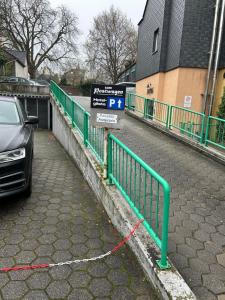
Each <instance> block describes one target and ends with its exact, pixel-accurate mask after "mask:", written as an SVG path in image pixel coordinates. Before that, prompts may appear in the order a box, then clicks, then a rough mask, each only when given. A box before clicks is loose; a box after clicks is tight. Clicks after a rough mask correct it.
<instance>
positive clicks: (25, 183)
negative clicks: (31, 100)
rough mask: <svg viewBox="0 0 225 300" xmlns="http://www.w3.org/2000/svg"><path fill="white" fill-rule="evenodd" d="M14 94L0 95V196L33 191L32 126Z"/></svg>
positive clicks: (33, 122)
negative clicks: (12, 95) (11, 95)
mask: <svg viewBox="0 0 225 300" xmlns="http://www.w3.org/2000/svg"><path fill="white" fill-rule="evenodd" d="M37 122H38V118H37V117H31V116H27V114H26V112H25V110H24V108H23V106H22V104H21V103H20V101H19V100H18V99H17V98H14V97H1V96H0V198H3V197H6V196H10V195H13V194H16V193H20V192H24V193H25V194H26V196H29V195H30V193H31V190H32V158H33V126H32V124H37Z"/></svg>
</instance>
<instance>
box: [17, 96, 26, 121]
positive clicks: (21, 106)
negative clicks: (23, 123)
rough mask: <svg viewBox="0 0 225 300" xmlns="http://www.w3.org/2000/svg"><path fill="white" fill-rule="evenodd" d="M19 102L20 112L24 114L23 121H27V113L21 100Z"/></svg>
mask: <svg viewBox="0 0 225 300" xmlns="http://www.w3.org/2000/svg"><path fill="white" fill-rule="evenodd" d="M18 102H19V106H20V110H21V112H22V116H23V119H24V120H27V113H26V110H25V107H24V105H23V104H22V102H21V101H20V100H18Z"/></svg>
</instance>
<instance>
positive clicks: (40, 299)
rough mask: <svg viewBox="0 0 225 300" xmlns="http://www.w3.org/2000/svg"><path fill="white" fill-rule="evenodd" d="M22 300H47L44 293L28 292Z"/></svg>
mask: <svg viewBox="0 0 225 300" xmlns="http://www.w3.org/2000/svg"><path fill="white" fill-rule="evenodd" d="M23 299H24V300H31V299H32V300H45V299H46V300H48V299H49V298H48V296H47V295H46V293H45V292H44V291H30V292H29V293H27V294H26V295H25V296H24V298H23Z"/></svg>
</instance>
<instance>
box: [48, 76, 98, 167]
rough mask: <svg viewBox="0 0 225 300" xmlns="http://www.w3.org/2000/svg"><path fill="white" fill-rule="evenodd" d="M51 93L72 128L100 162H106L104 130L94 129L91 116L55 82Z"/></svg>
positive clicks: (52, 84) (52, 83)
mask: <svg viewBox="0 0 225 300" xmlns="http://www.w3.org/2000/svg"><path fill="white" fill-rule="evenodd" d="M50 87H51V92H52V94H53V95H54V97H55V100H56V101H57V103H58V104H59V105H60V106H61V107H62V109H63V112H64V114H65V115H66V116H67V117H68V118H69V119H70V121H71V123H72V126H73V127H74V128H76V129H77V131H78V133H79V134H80V136H81V137H82V138H83V140H84V144H85V146H87V147H89V148H90V149H91V150H92V152H93V153H94V155H95V156H96V158H97V159H98V161H99V162H100V163H101V164H103V160H104V130H103V129H100V128H93V127H92V126H91V124H90V114H89V113H88V112H87V111H86V110H85V109H84V108H83V107H82V106H81V105H80V104H79V103H78V102H76V101H75V100H74V99H73V98H72V97H70V96H69V95H67V93H66V92H64V91H63V90H62V89H61V88H60V87H59V86H58V85H57V84H56V83H55V82H53V81H52V82H51V86H50Z"/></svg>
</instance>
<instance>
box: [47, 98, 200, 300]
mask: <svg viewBox="0 0 225 300" xmlns="http://www.w3.org/2000/svg"><path fill="white" fill-rule="evenodd" d="M51 103H52V107H53V133H54V135H55V136H56V138H57V139H58V140H59V142H60V143H61V144H62V145H63V147H64V148H65V150H66V151H67V152H68V153H69V155H70V156H71V157H72V159H73V160H74V161H75V163H76V164H77V166H78V167H79V168H80V170H81V172H82V173H83V176H84V178H85V179H86V181H87V182H88V184H89V185H90V187H91V188H92V190H93V192H94V193H95V194H96V196H97V199H98V201H100V202H101V203H102V205H103V206H104V208H105V210H106V212H107V214H108V216H109V218H110V219H111V221H112V223H113V225H114V226H115V227H116V228H117V230H118V231H119V232H120V233H121V234H122V235H123V236H124V235H127V234H128V233H129V232H130V230H131V229H132V227H133V225H134V224H135V223H136V222H137V221H138V220H137V218H136V216H135V215H134V214H133V212H132V211H131V210H130V207H129V205H128V204H127V202H126V201H125V200H124V198H123V197H122V196H121V194H120V193H119V191H118V190H117V189H116V188H115V186H107V184H106V182H105V181H104V180H103V179H102V175H101V173H100V172H99V168H98V164H97V162H96V161H95V159H94V156H92V154H91V152H90V151H89V150H88V149H87V148H85V147H84V145H83V141H82V139H81V138H80V136H79V134H78V133H77V131H76V130H74V129H73V128H72V127H71V124H70V123H69V121H68V120H67V118H65V116H64V115H63V112H62V111H61V110H60V108H59V107H58V105H57V104H56V103H55V101H54V100H53V99H51ZM129 246H130V248H131V249H132V251H133V252H134V254H135V255H136V257H137V259H138V261H139V263H140V264H141V266H142V268H143V270H144V271H145V273H146V275H147V277H148V278H149V280H150V282H151V284H152V285H153V286H154V288H155V289H156V290H157V292H158V295H159V297H160V298H161V299H177V300H178V299H179V300H181V299H196V297H195V295H194V294H193V293H192V291H191V290H190V288H189V287H188V285H187V284H186V283H185V281H184V280H183V278H182V277H181V275H180V274H179V273H178V271H177V270H176V269H175V267H174V266H172V268H171V269H170V270H166V271H161V270H159V269H158V267H157V266H156V263H155V261H156V259H158V258H159V250H158V249H157V248H156V247H155V244H154V242H153V241H152V240H151V238H150V236H149V234H148V233H147V231H146V230H145V228H144V226H142V225H141V227H140V229H138V231H137V232H136V233H135V235H134V237H133V238H132V239H131V240H130V241H129Z"/></svg>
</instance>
